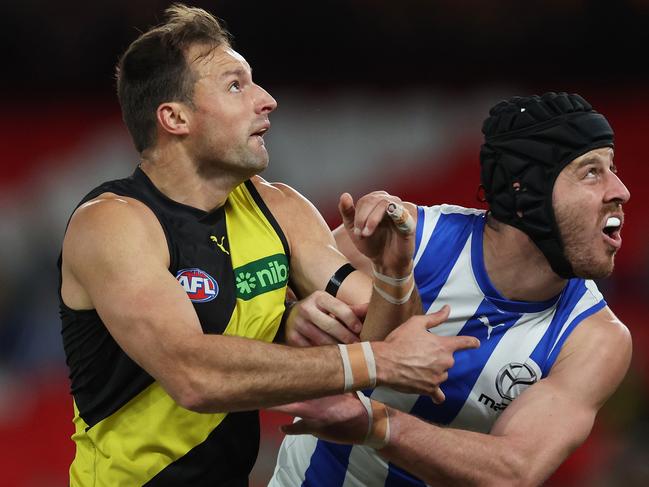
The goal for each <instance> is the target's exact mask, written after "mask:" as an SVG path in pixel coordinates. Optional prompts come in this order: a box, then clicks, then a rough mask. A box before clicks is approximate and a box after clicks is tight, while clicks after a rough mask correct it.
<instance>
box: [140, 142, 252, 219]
mask: <svg viewBox="0 0 649 487" xmlns="http://www.w3.org/2000/svg"><path fill="white" fill-rule="evenodd" d="M140 167H141V169H142V170H143V171H144V173H145V174H146V175H147V176H148V178H149V179H150V180H151V182H152V183H153V184H154V185H155V187H156V188H158V190H159V191H160V192H162V193H163V194H164V195H165V196H167V197H168V198H170V199H172V200H174V201H177V202H178V203H182V204H184V205H187V206H191V207H193V208H198V209H199V210H203V211H208V212H209V211H212V210H214V209H216V208H219V207H221V206H223V205H224V204H225V200H226V199H227V198H228V195H229V194H230V192H231V191H232V190H233V189H234V188H236V187H237V186H238V185H239V184H241V183H242V182H243V181H245V179H247V178H242V177H241V176H239V175H235V174H232V173H231V172H227V171H223V170H218V169H213V170H210V171H205V170H204V169H202V168H201V166H200V164H198V163H197V162H196V161H194V160H193V159H192V158H191V157H189V156H188V154H187V153H186V151H185V150H184V148H183V147H182V146H180V145H167V146H165V147H164V148H154V149H148V150H146V151H144V152H143V153H142V161H141V164H140Z"/></svg>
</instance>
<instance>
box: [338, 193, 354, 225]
mask: <svg viewBox="0 0 649 487" xmlns="http://www.w3.org/2000/svg"><path fill="white" fill-rule="evenodd" d="M338 211H339V212H340V216H341V217H342V219H343V225H344V226H345V228H346V229H347V230H348V231H350V232H351V231H352V230H353V228H354V216H355V215H356V208H355V207H354V198H352V195H350V194H349V193H343V194H341V195H340V201H339V202H338Z"/></svg>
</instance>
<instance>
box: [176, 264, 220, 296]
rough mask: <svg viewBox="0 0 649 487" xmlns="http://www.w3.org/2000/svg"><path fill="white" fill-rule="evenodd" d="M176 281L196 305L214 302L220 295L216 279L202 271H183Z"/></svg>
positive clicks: (179, 273)
mask: <svg viewBox="0 0 649 487" xmlns="http://www.w3.org/2000/svg"><path fill="white" fill-rule="evenodd" d="M176 279H177V280H178V282H179V283H180V285H181V286H182V287H183V289H184V290H185V292H186V293H187V296H188V297H189V299H191V300H192V302H194V303H204V302H206V301H212V300H213V299H214V298H216V296H217V295H218V294H219V285H218V284H217V283H216V281H215V280H214V278H213V277H212V276H210V275H209V274H208V273H207V272H205V271H203V270H201V269H182V270H180V271H178V274H176Z"/></svg>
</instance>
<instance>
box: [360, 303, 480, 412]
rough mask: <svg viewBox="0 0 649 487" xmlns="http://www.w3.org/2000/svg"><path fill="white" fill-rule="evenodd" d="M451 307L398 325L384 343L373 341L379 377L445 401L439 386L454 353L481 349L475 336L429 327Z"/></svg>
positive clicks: (394, 385) (399, 387) (402, 389)
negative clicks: (437, 331) (433, 330)
mask: <svg viewBox="0 0 649 487" xmlns="http://www.w3.org/2000/svg"><path fill="white" fill-rule="evenodd" d="M449 312H450V308H449V307H448V306H443V307H442V308H441V309H440V310H439V311H437V312H436V313H432V314H429V315H417V316H413V317H412V318H410V319H409V320H408V321H406V322H405V323H403V324H402V325H400V326H398V327H397V328H396V329H395V330H394V331H393V332H392V333H390V334H389V335H388V336H387V337H386V339H385V340H384V341H383V342H372V349H373V350H374V355H375V356H376V357H377V360H376V364H377V376H378V377H379V378H380V379H381V384H382V385H387V386H389V387H391V388H393V389H395V390H397V391H400V392H406V393H416V394H426V395H429V396H431V398H432V399H433V402H435V403H436V404H440V403H442V402H443V401H444V400H445V396H444V393H443V392H442V390H441V389H440V387H439V386H440V384H442V383H443V382H444V381H446V379H448V369H450V368H451V367H453V365H454V364H455V359H454V358H453V354H454V353H455V352H457V351H459V350H464V349H469V348H478V347H479V346H480V341H479V340H478V339H477V338H475V337H472V336H448V337H447V336H439V335H435V334H434V333H430V332H429V331H428V330H429V329H430V328H433V327H435V326H437V325H439V324H441V323H443V322H445V321H446V320H447V319H448V316H449Z"/></svg>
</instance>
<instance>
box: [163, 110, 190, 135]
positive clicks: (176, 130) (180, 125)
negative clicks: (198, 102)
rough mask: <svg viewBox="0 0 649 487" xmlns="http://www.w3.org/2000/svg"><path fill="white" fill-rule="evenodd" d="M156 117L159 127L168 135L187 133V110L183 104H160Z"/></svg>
mask: <svg viewBox="0 0 649 487" xmlns="http://www.w3.org/2000/svg"><path fill="white" fill-rule="evenodd" d="M156 117H157V119H158V123H159V124H160V127H162V129H163V130H164V131H165V132H167V133H169V134H173V135H187V134H188V133H189V109H188V107H187V105H185V104H184V103H178V102H168V103H162V104H161V105H160V106H159V107H158V110H157V111H156Z"/></svg>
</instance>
